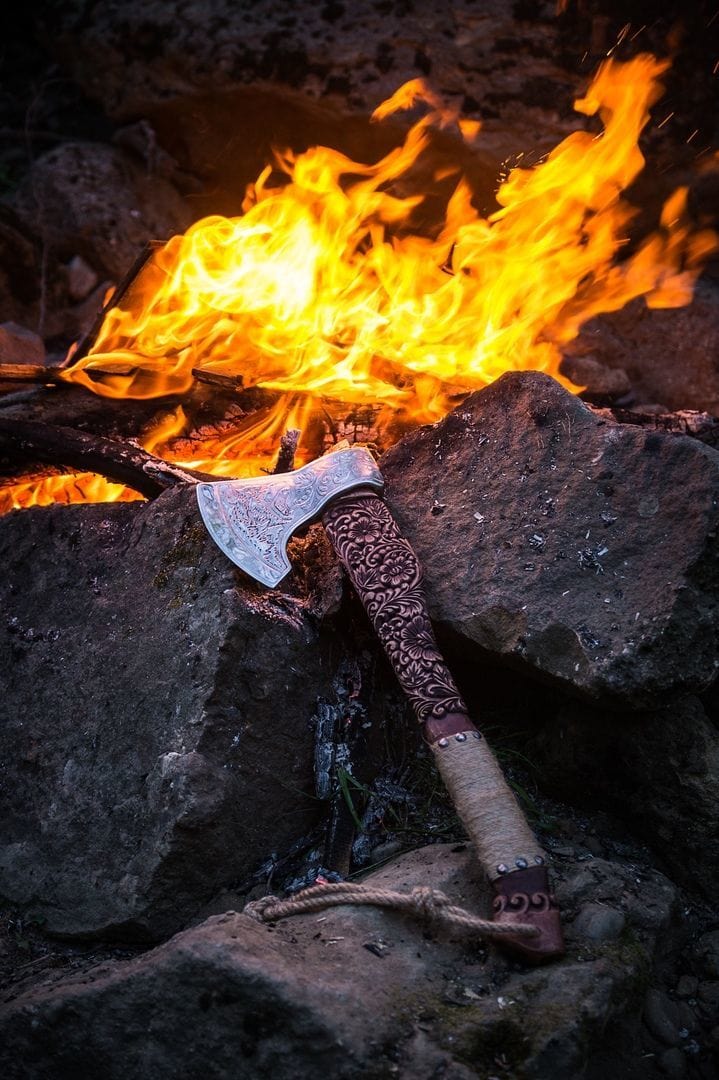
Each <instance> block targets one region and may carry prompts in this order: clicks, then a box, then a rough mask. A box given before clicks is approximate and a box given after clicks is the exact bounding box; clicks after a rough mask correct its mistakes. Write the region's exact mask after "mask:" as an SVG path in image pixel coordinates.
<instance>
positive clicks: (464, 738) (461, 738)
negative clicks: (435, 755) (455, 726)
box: [455, 731, 467, 742]
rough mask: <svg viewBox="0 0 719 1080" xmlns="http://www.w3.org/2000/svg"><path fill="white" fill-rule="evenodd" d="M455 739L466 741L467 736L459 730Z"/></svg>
mask: <svg viewBox="0 0 719 1080" xmlns="http://www.w3.org/2000/svg"><path fill="white" fill-rule="evenodd" d="M455 739H456V740H457V742H466V741H467V736H466V735H465V734H464V732H462V731H460V733H459V735H455Z"/></svg>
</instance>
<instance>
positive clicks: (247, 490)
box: [197, 446, 384, 588]
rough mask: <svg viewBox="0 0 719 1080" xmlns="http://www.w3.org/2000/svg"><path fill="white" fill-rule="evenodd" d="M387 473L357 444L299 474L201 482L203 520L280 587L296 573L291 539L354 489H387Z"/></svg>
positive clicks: (229, 551) (230, 550) (226, 546)
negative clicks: (289, 552)
mask: <svg viewBox="0 0 719 1080" xmlns="http://www.w3.org/2000/svg"><path fill="white" fill-rule="evenodd" d="M383 486H384V482H383V480H382V474H381V472H380V471H379V469H378V468H377V465H376V464H375V461H374V458H373V457H372V455H371V454H370V452H369V450H367V449H365V447H363V446H353V447H350V448H349V449H347V450H338V451H336V452H335V453H332V454H325V456H324V457H321V458H317V460H316V461H312V462H310V464H309V465H305V466H304V467H303V468H301V469H297V470H296V472H289V473H279V474H277V475H273V476H261V477H253V478H252V479H250V480H218V481H217V482H216V483H212V484H198V485H197V501H198V504H199V507H200V513H201V514H202V519H203V521H204V522H205V525H206V526H207V530H208V532H209V533H210V536H211V537H212V539H213V540H214V541H215V543H216V544H217V545H218V547H220V548H221V549H222V550H223V551H224V553H225V555H227V557H228V558H230V559H232V561H233V563H235V564H236V565H237V566H239V567H240V569H241V570H244V571H245V573H246V574H249V575H250V577H253V578H255V579H256V580H257V581H261V582H262V584H263V585H267V586H269V587H270V588H274V587H275V586H276V585H278V584H279V583H280V581H282V579H283V578H284V577H286V575H287V574H288V573H289V572H290V570H291V566H290V561H289V559H288V558H287V541H288V540H289V539H290V537H291V536H292V535H293V533H295V532H296V531H297V529H299V528H300V526H301V525H306V524H308V523H309V522H311V521H316V520H317V519H318V518H319V517H320V515H321V514H322V511H323V509H324V508H325V506H326V505H327V504H328V503H329V502H330V501H331V500H332V499H334V498H336V497H337V496H338V495H341V494H342V493H343V492H345V491H351V490H352V489H353V488H358V487H370V488H373V489H374V490H375V491H381V490H382V488H383Z"/></svg>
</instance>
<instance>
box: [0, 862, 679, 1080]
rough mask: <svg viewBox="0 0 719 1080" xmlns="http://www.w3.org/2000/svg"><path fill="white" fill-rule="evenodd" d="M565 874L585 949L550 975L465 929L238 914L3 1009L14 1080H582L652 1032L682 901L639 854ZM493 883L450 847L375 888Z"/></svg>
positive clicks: (473, 903) (474, 894) (476, 904)
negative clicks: (654, 995)
mask: <svg viewBox="0 0 719 1080" xmlns="http://www.w3.org/2000/svg"><path fill="white" fill-rule="evenodd" d="M556 876H557V878H558V881H559V889H558V892H559V896H560V900H561V903H562V905H563V909H564V912H565V918H566V923H567V937H568V946H569V949H568V955H567V957H566V959H564V960H562V961H561V962H559V963H554V964H552V965H551V966H549V967H548V968H544V969H534V970H531V969H527V968H522V967H520V966H518V965H517V964H515V963H512V962H509V961H508V960H507V959H505V958H504V957H503V956H501V955H500V954H499V953H498V952H497V951H496V950H495V948H494V947H492V946H490V947H489V948H487V947H486V946H484V945H483V944H482V943H481V942H479V941H477V940H476V939H475V940H471V939H468V938H467V937H466V936H465V935H464V934H463V933H462V932H461V931H460V932H457V931H454V932H447V931H443V930H438V931H435V932H431V933H428V932H427V930H426V928H425V929H424V932H423V926H422V923H421V922H417V921H412V920H409V919H407V918H405V917H404V916H401V915H399V914H397V913H392V912H388V911H385V910H379V909H375V908H365V907H362V908H360V907H354V908H334V909H330V910H327V911H323V912H322V913H321V914H317V913H315V914H309V915H300V916H297V917H293V918H291V919H289V920H287V921H285V922H281V923H279V924H276V925H260V924H258V923H257V922H254V921H253V920H252V919H251V918H249V917H248V916H247V915H243V914H236V913H234V912H227V913H226V914H224V915H218V916H214V917H212V918H210V919H208V920H207V921H206V922H204V923H203V924H201V925H200V926H198V927H196V928H193V929H190V930H187V931H185V932H183V933H181V934H178V935H177V936H176V937H174V938H173V939H172V940H171V941H169V942H168V943H167V944H165V945H162V946H160V947H159V948H157V949H155V950H153V951H152V952H150V953H147V954H146V955H144V956H142V957H140V958H139V959H132V960H129V961H120V962H117V961H115V962H113V961H111V962H109V963H107V964H105V965H103V966H100V967H95V968H93V969H92V970H91V971H90V972H88V973H86V974H83V975H80V976H75V977H71V978H69V979H67V980H66V981H62V980H61V981H54V980H53V979H52V975H50V977H49V979H48V984H47V985H46V986H41V987H38V988H36V989H35V990H34V991H31V992H29V993H27V994H25V995H23V996H20V997H18V998H17V999H16V1000H14V1001H11V1002H9V1003H8V1004H7V1005H6V1006H5V1007H4V1008H2V1010H0V1045H2V1046H3V1047H4V1050H3V1051H2V1052H0V1059H2V1063H3V1064H4V1066H5V1072H4V1075H5V1076H6V1077H7V1080H30V1078H32V1080H50V1078H52V1080H65V1078H70V1077H72V1080H90V1078H94V1077H96V1076H98V1075H102V1076H103V1077H104V1078H106V1080H124V1077H126V1076H128V1075H131V1076H135V1075H138V1076H139V1075H142V1076H143V1077H145V1078H147V1080H165V1078H169V1077H174V1076H179V1075H181V1076H183V1077H186V1078H187V1080H224V1078H225V1077H227V1076H237V1077H253V1078H254V1077H272V1078H273V1080H285V1078H287V1080H290V1078H291V1080H298V1078H305V1077H307V1078H309V1077H315V1076H317V1074H318V1073H322V1074H323V1075H327V1076H332V1077H337V1078H341V1080H354V1078H356V1077H357V1078H358V1077H367V1076H373V1077H375V1076H376V1077H384V1076H387V1077H391V1076H398V1077H405V1078H407V1080H409V1078H410V1077H411V1080H430V1077H438V1076H446V1077H450V1076H451V1077H452V1078H453V1080H455V1078H456V1080H469V1078H470V1077H473V1076H494V1075H495V1074H496V1075H500V1074H502V1075H505V1074H506V1075H511V1076H522V1077H525V1078H527V1080H545V1078H546V1077H549V1076H551V1077H556V1078H557V1080H575V1078H576V1077H579V1076H581V1075H582V1073H583V1070H584V1066H585V1064H586V1063H587V1061H588V1060H589V1059H590V1058H592V1057H593V1058H594V1059H595V1062H598V1061H599V1060H600V1059H602V1058H603V1056H604V1055H605V1054H606V1050H607V1047H606V1046H604V1033H605V1030H606V1027H607V1025H608V1024H610V1023H612V1022H613V1021H616V1020H618V1019H627V1018H632V1017H633V1018H634V1021H635V1023H637V1024H638V1018H639V1013H640V1011H641V1005H642V999H643V983H644V978H645V973H646V970H647V968H648V965H649V964H650V963H651V959H652V956H653V953H654V950H655V945H656V942H657V939H658V936H659V935H661V934H666V932H667V931H668V929H669V928H670V926H671V924H672V916H673V909H674V907H675V901H676V895H675V890H674V889H673V887H672V886H671V884H670V883H669V882H668V881H667V880H666V879H665V878H663V877H662V876H661V875H660V874H657V873H655V872H653V871H651V870H647V871H646V873H644V872H643V874H642V882H641V884H638V883H637V870H636V866H634V865H632V864H629V863H627V864H622V863H610V862H604V861H602V860H599V859H597V860H594V861H593V862H592V863H591V864H587V863H582V864H579V865H573V866H571V867H569V868H568V869H567V870H566V871H563V872H561V873H560V872H559V871H556ZM480 877H481V875H480V874H479V871H478V867H477V865H476V862H475V860H474V858H473V857H472V855H471V854H470V852H469V851H468V850H466V848H462V847H459V848H456V847H455V848H453V847H451V845H436V846H432V847H429V848H424V849H423V850H420V851H417V852H412V853H410V854H408V855H404V856H402V857H400V858H399V859H397V860H396V861H394V862H392V863H390V864H388V865H387V866H385V867H383V868H382V869H379V870H376V871H374V872H373V873H372V874H370V875H368V876H367V877H366V878H365V884H367V885H370V886H374V887H377V888H381V889H395V890H399V891H402V892H407V891H408V890H409V889H411V888H412V887H414V886H417V885H433V886H435V887H437V888H440V889H442V891H443V892H445V893H446V894H447V895H448V896H449V898H450V900H451V901H452V902H453V903H457V904H460V905H462V906H464V907H466V908H469V909H470V910H472V911H476V912H479V913H484V912H485V911H486V907H487V895H486V884H485V883H484V882H483V881H482V880H480ZM3 1055H4V1056H3ZM604 1075H607V1073H604Z"/></svg>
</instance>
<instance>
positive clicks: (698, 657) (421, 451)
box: [381, 372, 719, 708]
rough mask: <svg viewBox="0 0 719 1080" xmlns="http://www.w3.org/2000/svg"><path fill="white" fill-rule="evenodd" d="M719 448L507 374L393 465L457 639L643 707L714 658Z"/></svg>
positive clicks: (419, 435) (412, 536)
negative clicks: (603, 412)
mask: <svg viewBox="0 0 719 1080" xmlns="http://www.w3.org/2000/svg"><path fill="white" fill-rule="evenodd" d="M718 465H719V455H717V453H716V452H715V451H713V450H710V449H709V448H707V447H704V446H702V445H701V444H699V443H698V442H696V441H695V440H692V439H691V438H687V437H682V436H670V435H663V434H660V433H657V432H653V431H652V432H649V433H647V432H644V431H642V430H641V429H640V428H635V427H630V426H628V425H619V424H615V423H612V422H611V421H608V420H607V419H606V418H604V417H600V416H597V415H595V414H594V413H593V412H592V411H591V410H590V409H589V408H588V407H587V406H586V405H585V404H584V403H583V402H582V401H581V400H579V399H578V398H577V397H575V396H574V395H572V394H570V393H568V392H567V391H565V390H564V389H563V388H562V387H561V386H560V385H559V383H557V382H556V381H555V380H553V379H550V378H548V377H547V376H545V375H543V374H540V373H536V372H525V373H511V374H507V375H504V376H502V377H501V378H500V379H498V380H497V381H496V382H495V383H493V384H492V385H491V386H489V387H487V388H486V389H485V390H483V391H480V392H479V393H476V394H473V395H471V396H470V397H469V398H468V399H467V400H466V401H465V403H464V404H463V405H461V406H460V407H459V408H457V409H455V410H454V412H452V413H450V414H449V415H448V416H447V417H445V419H444V420H442V421H440V422H439V423H437V424H434V425H432V426H429V427H424V428H421V429H419V430H418V431H416V432H414V433H412V434H410V435H408V436H406V437H405V438H404V439H402V441H401V442H400V443H398V444H397V445H396V446H395V447H393V448H392V449H391V450H390V451H388V453H386V454H385V455H384V456H383V458H382V461H381V467H382V471H383V473H384V475H385V478H386V480H387V498H388V501H389V503H390V505H391V506H392V508H393V510H394V512H395V514H396V516H397V518H398V520H399V522H400V525H401V527H402V528H403V529H404V531H405V533H406V535H407V537H408V538H409V540H410V542H411V543H412V545H413V546H414V548H415V550H416V552H417V554H418V556H419V559H420V561H421V562H422V564H423V566H424V570H425V582H426V588H427V593H428V599H429V605H430V611H431V615H432V618H433V620H434V622H435V624H436V625H437V626H438V628H439V629H440V630H441V631H442V632H443V635H444V637H445V639H446V641H447V644H448V646H449V645H451V646H452V647H453V648H454V649H455V650H456V651H457V652H460V651H461V652H463V653H464V654H465V655H469V656H471V655H474V656H476V657H477V658H479V657H481V656H482V655H484V656H487V655H490V656H492V657H494V658H497V659H501V660H503V661H504V662H506V663H508V664H511V665H515V666H516V665H521V666H522V667H523V668H524V669H525V670H527V669H529V670H530V671H532V672H534V673H535V674H536V675H537V676H541V677H543V678H545V679H551V680H552V681H554V682H555V683H558V684H559V685H561V686H563V687H565V688H567V689H568V690H570V691H572V692H574V693H579V694H582V695H585V696H587V697H589V698H595V699H602V700H603V701H605V702H607V701H614V702H617V703H621V704H622V705H627V706H631V707H634V708H639V707H642V706H646V707H648V706H650V705H652V704H654V703H657V702H660V703H661V704H666V701H667V697H668V695H677V696H678V695H679V694H680V693H682V692H685V691H687V690H695V689H698V688H701V687H704V686H706V685H708V683H709V682H710V681H711V679H712V678H713V677H714V674H715V669H716V664H717V634H716V612H717V583H718V576H717V541H716V530H717V527H718V526H719V508H718V506H717V502H718V499H719V468H718V467H717V466H718Z"/></svg>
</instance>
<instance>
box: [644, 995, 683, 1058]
mask: <svg viewBox="0 0 719 1080" xmlns="http://www.w3.org/2000/svg"><path fill="white" fill-rule="evenodd" d="M643 1017H644V1023H645V1024H646V1026H647V1027H648V1029H649V1031H650V1032H651V1033H652V1035H653V1036H654V1038H655V1039H659V1041H660V1042H662V1043H664V1045H665V1046H677V1045H678V1043H679V1041H680V1035H679V1024H678V1022H677V1021H678V1017H677V1014H676V1005H675V1003H674V1002H673V1001H672V999H671V998H670V997H668V995H667V994H665V993H663V992H662V991H661V990H657V989H654V988H652V989H651V990H648V991H647V996H646V999H645V1001H644V1013H643Z"/></svg>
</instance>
